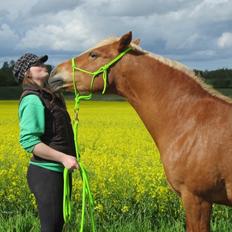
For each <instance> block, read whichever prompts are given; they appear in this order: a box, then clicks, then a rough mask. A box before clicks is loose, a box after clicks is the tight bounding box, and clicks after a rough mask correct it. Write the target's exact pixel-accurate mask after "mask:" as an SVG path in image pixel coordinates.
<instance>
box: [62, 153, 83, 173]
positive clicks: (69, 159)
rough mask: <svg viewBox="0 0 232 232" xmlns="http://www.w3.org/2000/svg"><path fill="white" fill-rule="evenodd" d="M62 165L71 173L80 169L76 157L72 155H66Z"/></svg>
mask: <svg viewBox="0 0 232 232" xmlns="http://www.w3.org/2000/svg"><path fill="white" fill-rule="evenodd" d="M62 164H63V165H64V167H65V168H67V169H68V170H70V171H72V170H74V169H77V168H79V164H78V163H77V159H76V157H74V156H71V155H64V156H63V159H62Z"/></svg>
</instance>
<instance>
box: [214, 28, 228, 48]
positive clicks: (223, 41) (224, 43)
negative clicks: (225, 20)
mask: <svg viewBox="0 0 232 232" xmlns="http://www.w3.org/2000/svg"><path fill="white" fill-rule="evenodd" d="M217 42H218V46H219V47H220V48H230V47H231V48H232V33H230V32H224V33H223V34H222V35H221V36H220V38H219V39H218V41H217Z"/></svg>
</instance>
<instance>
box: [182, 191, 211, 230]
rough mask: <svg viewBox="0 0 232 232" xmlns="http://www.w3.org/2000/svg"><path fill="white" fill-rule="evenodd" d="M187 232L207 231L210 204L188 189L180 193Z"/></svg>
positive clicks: (208, 228)
mask: <svg viewBox="0 0 232 232" xmlns="http://www.w3.org/2000/svg"><path fill="white" fill-rule="evenodd" d="M181 198H182V202H183V205H184V208H185V214H186V231H187V232H209V231H210V216H211V212H212V204H211V203H209V202H207V201H205V200H203V199H202V198H200V197H198V196H196V195H194V194H193V193H191V192H189V191H184V192H182V193H181Z"/></svg>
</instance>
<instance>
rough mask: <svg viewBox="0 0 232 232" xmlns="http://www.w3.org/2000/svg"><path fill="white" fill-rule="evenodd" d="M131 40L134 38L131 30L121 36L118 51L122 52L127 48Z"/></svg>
mask: <svg viewBox="0 0 232 232" xmlns="http://www.w3.org/2000/svg"><path fill="white" fill-rule="evenodd" d="M131 40H132V32H131V31H129V32H128V33H126V34H125V35H123V36H122V37H121V38H120V40H119V45H118V51H119V52H121V51H123V50H125V49H126V48H127V47H128V46H129V44H130V42H131Z"/></svg>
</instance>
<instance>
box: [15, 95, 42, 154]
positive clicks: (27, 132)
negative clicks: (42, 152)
mask: <svg viewBox="0 0 232 232" xmlns="http://www.w3.org/2000/svg"><path fill="white" fill-rule="evenodd" d="M18 116H19V129H20V132H19V142H20V144H21V146H22V147H23V148H24V149H25V150H26V151H28V152H32V151H33V149H34V147H35V145H36V144H38V143H40V142H41V140H40V137H41V136H42V135H43V134H44V130H45V129H44V128H45V116H44V106H43V103H42V102H41V100H40V98H39V97H38V96H37V95H35V94H30V95H27V96H25V97H23V99H22V100H21V102H20V105H19V115H18Z"/></svg>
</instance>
